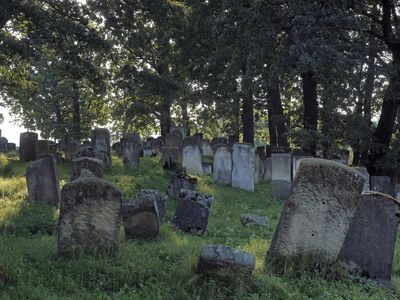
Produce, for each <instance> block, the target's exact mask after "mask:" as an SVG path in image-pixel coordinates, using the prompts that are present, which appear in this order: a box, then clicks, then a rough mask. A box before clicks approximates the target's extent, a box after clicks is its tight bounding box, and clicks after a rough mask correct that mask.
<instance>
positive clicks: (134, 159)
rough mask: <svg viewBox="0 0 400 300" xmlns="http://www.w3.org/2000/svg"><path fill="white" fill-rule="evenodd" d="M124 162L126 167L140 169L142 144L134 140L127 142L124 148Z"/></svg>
mask: <svg viewBox="0 0 400 300" xmlns="http://www.w3.org/2000/svg"><path fill="white" fill-rule="evenodd" d="M122 160H123V164H124V167H127V168H132V169H135V168H138V167H139V162H140V144H139V143H138V142H136V141H133V140H126V141H125V142H124V145H123V147H122Z"/></svg>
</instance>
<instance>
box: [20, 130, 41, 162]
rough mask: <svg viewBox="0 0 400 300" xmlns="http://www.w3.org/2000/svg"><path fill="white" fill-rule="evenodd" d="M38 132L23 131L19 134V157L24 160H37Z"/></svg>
mask: <svg viewBox="0 0 400 300" xmlns="http://www.w3.org/2000/svg"><path fill="white" fill-rule="evenodd" d="M37 139H38V134H37V133H35V132H23V133H21V134H20V136H19V159H20V160H22V161H33V160H35V143H36V141H37Z"/></svg>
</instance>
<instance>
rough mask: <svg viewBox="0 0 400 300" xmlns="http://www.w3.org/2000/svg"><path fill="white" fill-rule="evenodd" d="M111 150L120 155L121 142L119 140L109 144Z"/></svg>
mask: <svg viewBox="0 0 400 300" xmlns="http://www.w3.org/2000/svg"><path fill="white" fill-rule="evenodd" d="M111 150H112V151H114V153H115V154H116V155H118V156H122V143H121V141H119V142H116V143H114V144H113V145H112V146H111Z"/></svg>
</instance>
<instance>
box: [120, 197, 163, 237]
mask: <svg viewBox="0 0 400 300" xmlns="http://www.w3.org/2000/svg"><path fill="white" fill-rule="evenodd" d="M122 221H123V224H124V231H125V237H126V238H128V239H131V238H149V237H155V236H157V235H158V233H159V232H160V220H159V216H158V211H157V204H156V201H155V199H154V197H152V196H151V195H149V194H145V193H142V194H141V195H138V196H136V198H135V199H134V200H131V201H129V202H126V203H124V204H123V206H122Z"/></svg>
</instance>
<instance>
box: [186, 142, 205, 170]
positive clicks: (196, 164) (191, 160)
mask: <svg viewBox="0 0 400 300" xmlns="http://www.w3.org/2000/svg"><path fill="white" fill-rule="evenodd" d="M185 140H186V139H185ZM182 166H183V167H184V168H186V170H187V172H188V173H190V174H193V175H203V174H204V170H203V154H202V151H201V148H200V147H199V146H198V145H197V144H195V145H186V146H184V148H183V161H182Z"/></svg>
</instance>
